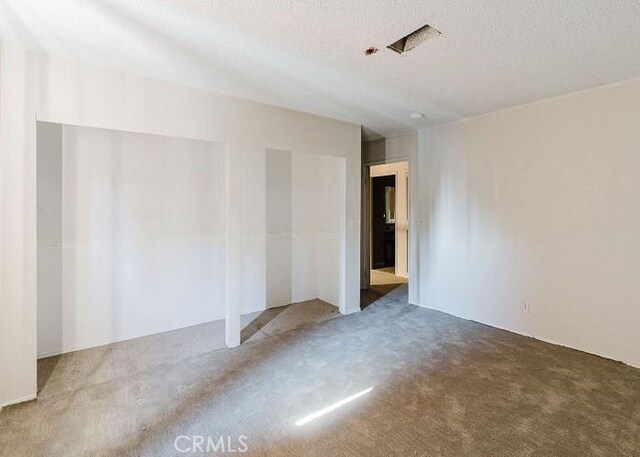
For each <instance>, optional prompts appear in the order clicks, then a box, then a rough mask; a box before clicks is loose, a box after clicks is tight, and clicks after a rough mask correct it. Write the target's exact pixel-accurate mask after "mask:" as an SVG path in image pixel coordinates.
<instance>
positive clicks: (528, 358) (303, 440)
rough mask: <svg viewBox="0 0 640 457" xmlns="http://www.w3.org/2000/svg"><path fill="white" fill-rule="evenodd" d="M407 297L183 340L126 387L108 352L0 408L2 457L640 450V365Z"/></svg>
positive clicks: (161, 349)
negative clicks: (217, 339)
mask: <svg viewBox="0 0 640 457" xmlns="http://www.w3.org/2000/svg"><path fill="white" fill-rule="evenodd" d="M404 289H405V287H400V288H396V289H394V290H390V291H387V292H386V295H382V296H379V295H378V296H377V297H375V294H374V295H373V296H374V297H375V298H377V300H375V301H373V302H372V304H370V306H368V307H367V308H366V309H365V310H364V311H363V312H362V313H359V314H354V315H350V316H345V317H339V318H335V319H324V320H321V322H314V323H312V324H310V325H303V326H298V328H293V329H287V330H286V331H281V332H272V333H271V334H266V333H265V335H263V337H260V338H257V339H254V340H252V339H251V336H249V339H248V341H247V342H246V343H245V344H243V345H241V346H240V347H238V348H234V349H221V350H216V351H208V352H207V351H205V352H197V351H196V353H194V352H188V351H187V352H186V353H185V354H184V356H180V354H179V353H178V354H177V353H176V351H170V350H168V349H167V348H171V347H173V346H174V345H176V344H177V345H179V344H180V341H181V339H180V338H178V339H175V340H172V341H173V343H171V344H169V343H167V344H165V345H163V344H162V342H161V339H156V340H154V341H155V343H154V344H148V345H147V346H146V347H145V350H144V351H142V352H141V351H137V352H136V353H137V354H138V360H136V359H135V358H131V359H129V363H126V364H123V365H122V366H121V367H120V368H119V371H117V373H118V374H117V376H115V377H111V378H109V377H106V376H102V377H101V376H100V375H99V372H100V369H101V368H100V367H101V366H102V365H103V363H106V362H107V361H108V359H109V357H113V351H108V350H105V351H104V353H103V354H102V356H103V357H104V360H100V357H99V355H98V353H94V357H93V358H92V359H91V360H88V361H86V363H85V364H79V365H78V367H79V368H78V373H77V375H78V377H82V378H83V379H85V380H86V382H84V383H77V382H76V383H75V384H73V383H72V384H71V386H70V387H69V388H68V389H63V388H61V386H58V388H57V393H54V392H50V394H49V395H48V396H45V397H44V398H42V399H40V400H38V401H34V402H30V403H26V404H22V405H18V406H14V407H8V408H5V409H4V410H3V411H2V412H0V454H1V455H3V456H65V457H73V456H109V457H111V456H117V457H120V456H154V457H156V456H173V455H222V452H221V450H222V449H221V447H220V446H221V444H220V443H221V442H220V441H219V439H220V437H223V442H222V444H223V445H224V446H225V447H226V448H225V450H226V451H229V445H231V448H233V449H235V450H244V446H243V443H244V444H246V447H247V448H248V452H246V453H245V454H244V455H260V456H262V455H266V456H301V455H310V456H323V457H326V456H341V455H345V456H391V455H401V456H432V455H433V456H437V455H444V456H460V455H467V456H529V455H535V456H545V455H553V456H588V455H602V456H638V455H640V370H639V369H635V368H631V367H628V366H625V365H623V364H621V363H616V362H613V361H611V360H607V359H603V358H600V357H596V356H592V355H589V354H585V353H582V352H579V351H575V350H571V349H567V348H563V347H558V346H553V345H550V344H547V343H543V342H540V341H537V340H534V339H531V338H526V337H523V336H519V335H515V334H512V333H509V332H506V331H502V330H498V329H495V328H492V327H488V326H484V325H481V324H477V323H474V322H470V321H465V320H462V319H458V318H455V317H452V316H449V315H446V314H442V313H439V312H435V311H431V310H428V309H423V308H419V307H415V306H412V305H409V304H407V303H406V294H405V293H406V291H405V290H404ZM256 325H262V324H260V323H259V322H258V323H256ZM171 333H173V332H171ZM249 333H250V332H249ZM255 334H256V333H255V332H254V335H255ZM185 338H192V339H197V338H198V333H197V332H196V333H194V332H191V333H190V334H188V333H185ZM193 343H194V344H195V341H194V342H193ZM109 352H111V353H112V355H111V356H109V355H108V354H109ZM178 352H180V351H178ZM165 354H168V355H166V356H165ZM118 365H120V364H118ZM97 373H98V374H97ZM347 400H351V401H347ZM331 405H333V409H331V408H329V409H331V410H328V409H327V407H329V406H331ZM316 412H325V413H326V414H324V415H321V416H319V417H317V418H316V417H315V416H314V415H313V413H316ZM296 422H298V424H296ZM301 422H302V423H301ZM208 437H210V438H211V444H210V446H209V449H210V452H209V453H206V452H199V451H198V448H199V446H198V443H200V446H201V447H202V449H206V448H207V438H208ZM245 437H246V438H245ZM176 438H178V441H177V443H176ZM201 438H202V440H201ZM175 444H177V445H178V449H176V448H175ZM214 444H215V445H216V446H218V447H217V452H216V451H214V450H213V445H214ZM194 447H195V451H196V452H190V451H193V450H194ZM185 450H187V451H189V452H184V453H183V452H181V451H185Z"/></svg>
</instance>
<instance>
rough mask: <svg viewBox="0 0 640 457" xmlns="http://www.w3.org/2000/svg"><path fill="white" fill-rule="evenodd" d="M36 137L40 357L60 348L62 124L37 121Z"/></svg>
mask: <svg viewBox="0 0 640 457" xmlns="http://www.w3.org/2000/svg"><path fill="white" fill-rule="evenodd" d="M37 140H38V141H37V172H38V185H37V194H38V212H37V219H38V220H37V227H38V249H37V253H38V309H37V321H38V337H37V340H38V342H37V347H38V357H42V356H43V355H51V354H56V353H60V352H62V350H63V335H62V333H63V328H64V326H63V317H64V308H63V301H62V297H63V294H62V278H63V270H64V268H63V267H64V265H63V263H62V239H63V231H62V227H63V224H62V209H63V205H62V125H60V124H50V123H48V122H40V123H38V127H37ZM71 324H72V325H75V324H74V323H73V321H72V322H71ZM72 347H73V345H72Z"/></svg>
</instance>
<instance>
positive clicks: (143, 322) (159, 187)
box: [38, 123, 224, 356]
mask: <svg viewBox="0 0 640 457" xmlns="http://www.w3.org/2000/svg"><path fill="white" fill-rule="evenodd" d="M56 130H62V135H61V138H60V136H59V135H57V134H53V135H52V131H53V132H55V131H56ZM59 138H60V139H61V140H62V148H61V154H60V153H59V152H58V149H57V147H56V145H55V141H57V140H58V139H59ZM38 140H39V142H38V165H39V167H38V171H39V175H38V179H39V183H42V184H43V185H41V186H39V188H38V197H39V206H38V241H39V249H38V254H39V263H38V264H39V270H38V272H39V274H40V275H39V285H40V286H41V288H40V289H39V291H38V292H39V297H40V298H39V301H38V355H39V356H46V355H51V354H56V353H61V352H69V351H73V350H78V349H83V348H87V347H92V346H97V345H102V344H107V343H111V342H114V341H120V340H124V339H129V338H134V337H138V336H142V335H148V334H151V333H158V332H162V331H166V330H172V329H175V328H180V327H185V326H189V325H195V324H199V323H202V322H208V321H212V320H216V319H221V318H223V317H224V220H223V218H222V217H221V215H222V214H224V187H223V186H224V176H223V171H224V170H223V166H222V164H223V157H222V151H221V147H220V145H217V144H215V143H210V142H204V141H197V140H185V139H176V138H170V137H162V136H157V135H146V134H137V133H129V132H117V131H113V130H105V129H95V128H87V127H75V126H60V125H55V124H42V123H41V124H40V128H39V132H38ZM49 140H53V141H49ZM58 176H59V177H60V178H61V179H60V181H57V180H56V178H57V177H58ZM60 183H61V185H60ZM60 203H61V204H60ZM60 235H61V237H60ZM49 239H51V243H48V241H49ZM60 241H61V245H62V250H61V251H60ZM43 260H44V261H46V262H43ZM60 266H61V269H60V268H59V267H60ZM58 280H61V286H62V289H61V292H62V293H61V294H52V293H50V292H57V290H58V289H57V288H58V287H59V286H58V285H57V284H56V282H57V281H58Z"/></svg>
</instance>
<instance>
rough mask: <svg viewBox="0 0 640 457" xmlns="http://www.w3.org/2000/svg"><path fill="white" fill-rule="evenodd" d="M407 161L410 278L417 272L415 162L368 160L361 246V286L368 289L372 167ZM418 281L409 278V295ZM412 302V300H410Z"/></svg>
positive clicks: (362, 208)
mask: <svg viewBox="0 0 640 457" xmlns="http://www.w3.org/2000/svg"><path fill="white" fill-rule="evenodd" d="M399 162H407V164H408V168H409V174H408V180H409V185H408V186H407V198H408V200H409V202H408V203H409V204H408V208H407V213H408V214H407V218H408V220H409V228H408V232H409V233H408V245H409V246H408V249H407V264H408V265H407V270H408V276H409V278H412V277H414V275H415V272H417V265H416V264H415V259H416V258H417V257H416V256H415V255H412V249H414V248H416V247H417V246H414V243H412V232H413V231H414V222H413V221H414V218H413V217H412V216H413V208H412V203H413V202H415V198H414V195H413V193H414V191H413V185H412V183H413V181H414V179H412V166H413V162H414V161H412V160H411V157H397V158H392V159H391V158H390V159H384V160H377V161H373V162H367V163H363V164H362V203H361V217H362V224H361V242H360V244H361V246H360V267H361V268H360V270H361V271H360V288H361V289H368V288H370V287H371V167H372V166H375V165H385V164H391V163H399ZM395 176H396V185H397V180H398V179H399V177H398V173H395ZM416 282H417V281H411V280H409V296H410V297H412V296H413V295H412V289H413V288H414V286H413V285H412V283H416ZM410 302H411V300H410Z"/></svg>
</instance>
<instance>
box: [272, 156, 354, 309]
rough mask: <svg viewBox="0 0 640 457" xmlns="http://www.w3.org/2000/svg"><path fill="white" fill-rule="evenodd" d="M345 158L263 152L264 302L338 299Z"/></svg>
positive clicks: (333, 301) (327, 300)
mask: <svg viewBox="0 0 640 457" xmlns="http://www.w3.org/2000/svg"><path fill="white" fill-rule="evenodd" d="M345 165H346V164H345V160H344V159H342V158H339V157H328V156H322V155H317V154H305V153H294V154H292V153H290V152H288V151H276V150H268V151H267V190H266V196H267V208H268V209H267V227H268V233H267V265H268V267H267V283H268V288H267V296H268V302H267V306H269V307H274V306H281V305H284V304H288V303H297V302H301V301H306V300H311V299H314V298H320V299H322V300H324V301H326V302H328V303H331V304H333V305H336V306H338V303H339V302H340V283H339V277H340V271H341V268H340V261H339V259H340V227H341V225H342V224H343V216H342V214H343V213H344V206H343V203H342V202H344V200H345V198H344V180H345V173H346V170H345Z"/></svg>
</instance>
